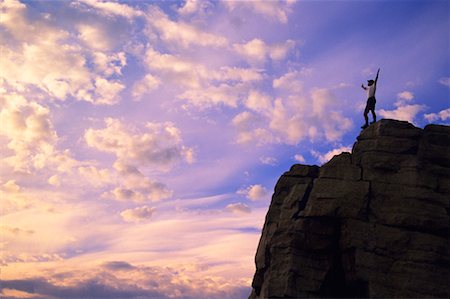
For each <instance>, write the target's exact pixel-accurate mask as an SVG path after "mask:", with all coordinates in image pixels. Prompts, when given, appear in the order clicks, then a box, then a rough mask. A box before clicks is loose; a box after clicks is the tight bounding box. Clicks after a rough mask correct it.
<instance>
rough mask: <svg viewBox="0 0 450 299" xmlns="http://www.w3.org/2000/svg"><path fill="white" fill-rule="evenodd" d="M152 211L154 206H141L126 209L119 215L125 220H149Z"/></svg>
mask: <svg viewBox="0 0 450 299" xmlns="http://www.w3.org/2000/svg"><path fill="white" fill-rule="evenodd" d="M154 212H155V208H151V207H149V206H142V207H137V208H134V209H127V210H125V211H123V212H121V213H120V216H122V219H123V220H124V221H126V222H142V221H147V220H149V219H150V218H151V217H152V215H153V213H154Z"/></svg>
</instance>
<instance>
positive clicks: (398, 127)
mask: <svg viewBox="0 0 450 299" xmlns="http://www.w3.org/2000/svg"><path fill="white" fill-rule="evenodd" d="M449 201H450V127H448V126H438V125H428V126H426V127H425V128H424V129H420V128H416V127H414V126H413V125H411V124H409V123H407V122H401V121H394V120H381V121H379V122H377V123H376V124H374V125H371V126H370V127H369V128H367V129H365V130H364V131H363V132H362V133H361V134H360V136H358V138H357V142H356V143H355V144H354V146H353V150H352V153H342V154H340V155H338V156H335V157H333V159H331V160H330V161H329V162H328V163H326V164H325V165H323V166H322V167H320V168H319V167H317V166H306V165H294V166H293V167H292V168H291V169H290V170H289V171H288V172H286V173H284V174H283V175H282V176H281V177H280V179H279V181H278V183H277V185H276V187H275V192H274V195H273V197H272V202H271V205H270V208H269V211H268V213H267V216H266V221H265V224H264V228H263V232H262V236H261V239H260V242H259V246H258V250H257V253H256V258H255V262H256V273H255V276H254V280H253V284H252V287H253V291H252V294H251V295H250V298H255V299H256V298H374V297H380V298H381V297H383V298H385V297H403V298H406V297H409V298H411V297H414V298H416V297H422V298H424V297H433V298H448V297H449V295H450V290H449V284H448V281H449V280H450V270H449V269H450V268H449V265H450V257H449V252H450V246H449V242H448V238H449V234H450V218H449V210H450V209H449V206H450V202H449Z"/></svg>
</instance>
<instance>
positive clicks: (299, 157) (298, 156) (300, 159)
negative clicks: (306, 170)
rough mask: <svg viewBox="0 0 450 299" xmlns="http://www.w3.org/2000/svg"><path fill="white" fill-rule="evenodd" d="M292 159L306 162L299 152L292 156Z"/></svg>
mask: <svg viewBox="0 0 450 299" xmlns="http://www.w3.org/2000/svg"><path fill="white" fill-rule="evenodd" d="M294 159H295V161H298V162H300V163H305V162H306V160H305V157H303V156H302V155H300V154H296V155H295V156H294Z"/></svg>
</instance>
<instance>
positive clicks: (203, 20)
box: [0, 0, 450, 298]
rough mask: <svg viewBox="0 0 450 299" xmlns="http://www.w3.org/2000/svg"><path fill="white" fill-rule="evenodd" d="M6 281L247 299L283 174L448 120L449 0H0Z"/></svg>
mask: <svg viewBox="0 0 450 299" xmlns="http://www.w3.org/2000/svg"><path fill="white" fill-rule="evenodd" d="M0 7H1V16H0V21H1V24H0V41H1V43H0V45H1V56H0V70H1V71H0V94H1V97H0V105H1V112H0V117H1V126H0V142H1V146H2V147H1V150H2V155H1V159H2V161H1V166H2V167H1V169H0V194H1V197H0V199H1V223H0V230H1V240H0V248H1V252H2V256H1V259H2V260H1V272H2V274H1V276H2V277H1V278H2V290H1V293H0V294H1V295H2V297H5V298H83V297H89V298H169V297H170V298H246V297H247V296H248V294H249V292H250V283H251V279H252V275H253V273H254V262H253V259H254V255H255V252H256V247H257V243H258V240H259V237H260V231H261V228H262V225H263V223H264V217H265V214H266V212H267V208H268V206H269V203H270V196H271V193H272V190H273V187H274V185H275V183H276V180H277V179H278V177H279V176H280V175H281V174H282V173H283V172H284V171H286V170H288V169H289V167H290V166H291V165H292V164H294V163H304V164H318V165H321V164H323V163H325V162H326V161H328V160H329V159H330V158H331V157H332V156H333V155H334V154H339V153H340V152H342V151H350V150H351V147H352V144H353V143H354V142H355V139H356V136H357V135H358V134H359V132H360V126H361V125H362V124H363V121H364V119H363V116H362V113H363V110H364V106H365V102H366V93H365V91H364V90H362V89H361V87H360V86H361V84H362V83H364V84H366V83H367V80H368V79H373V78H374V77H375V74H376V71H377V69H378V68H381V71H380V77H379V81H378V87H377V114H378V117H379V118H395V119H400V120H407V121H409V122H412V123H413V124H415V125H416V126H419V127H423V126H425V125H426V124H428V123H440V124H447V125H448V124H449V123H450V103H449V99H450V97H449V88H450V74H449V57H450V55H449V54H450V51H449V28H450V26H449V25H450V24H449V19H450V18H449V2H448V1H434V0H431V1H430V0H428V1H370V0H369V1H206V0H205V1H195V0H189V1H119V2H114V1H96V0H78V1H22V2H19V1H15V0H6V1H1V2H0Z"/></svg>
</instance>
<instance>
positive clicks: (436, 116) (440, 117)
mask: <svg viewBox="0 0 450 299" xmlns="http://www.w3.org/2000/svg"><path fill="white" fill-rule="evenodd" d="M424 118H425V119H426V120H427V121H428V122H435V121H446V120H447V119H450V108H448V109H444V110H441V111H439V112H438V113H428V114H425V115H424Z"/></svg>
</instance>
